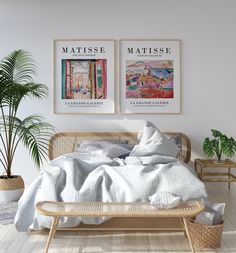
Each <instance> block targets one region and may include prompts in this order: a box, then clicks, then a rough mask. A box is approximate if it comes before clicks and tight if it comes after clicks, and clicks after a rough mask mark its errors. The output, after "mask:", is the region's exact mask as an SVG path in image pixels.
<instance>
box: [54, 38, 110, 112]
mask: <svg viewBox="0 0 236 253" xmlns="http://www.w3.org/2000/svg"><path fill="white" fill-rule="evenodd" d="M114 43H115V42H114V40H55V41H54V75H55V76H54V112H55V113H114V110H115V109H114V108H115V104H114V102H115V101H114V98H115V95H114V90H115V87H114V69H115V67H114Z"/></svg>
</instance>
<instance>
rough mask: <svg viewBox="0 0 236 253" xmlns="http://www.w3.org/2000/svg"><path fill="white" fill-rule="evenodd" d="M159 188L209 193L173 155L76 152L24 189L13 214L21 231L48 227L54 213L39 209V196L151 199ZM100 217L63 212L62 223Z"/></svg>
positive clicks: (189, 194) (185, 194) (195, 195)
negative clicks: (42, 212) (114, 155)
mask: <svg viewBox="0 0 236 253" xmlns="http://www.w3.org/2000/svg"><path fill="white" fill-rule="evenodd" d="M158 192H170V193H173V194H175V195H176V196H179V197H180V198H181V199H182V200H183V201H185V200H190V199H201V198H206V197H207V194H206V190H205V187H204V184H203V183H202V182H201V181H200V180H199V179H198V178H197V177H196V175H195V172H194V171H193V170H192V169H191V168H189V167H188V166H187V165H186V164H184V163H183V162H181V161H179V160H177V159H176V158H173V157H168V156H161V155H149V156H139V157H135V156H133V157H127V158H126V159H125V160H123V159H119V158H115V159H111V158H109V157H107V156H101V155H92V154H89V155H86V154H79V153H72V154H67V155H65V156H62V157H60V158H57V159H55V160H53V161H52V162H51V163H50V164H49V166H48V168H46V169H44V170H43V171H42V172H41V173H40V175H39V176H38V178H36V179H35V181H34V182H33V183H32V184H31V185H30V187H29V188H28V189H27V190H26V191H25V193H24V195H23V196H22V198H21V199H20V201H19V208H18V211H17V214H16V217H15V227H16V229H17V230H18V231H27V230H28V229H35V230H36V229H42V228H44V227H50V225H51V219H50V218H49V217H45V216H42V215H40V214H38V213H37V212H36V211H35V209H34V205H35V204H36V203H37V202H38V201H45V200H53V201H118V202H120V201H124V202H134V201H142V202H148V201H150V197H151V196H153V195H154V194H155V193H158ZM104 220H105V219H102V218H80V217H78V218H64V219H61V220H60V223H59V226H78V225H79V223H80V222H83V223H87V224H88V223H89V224H99V223H101V222H103V221H104Z"/></svg>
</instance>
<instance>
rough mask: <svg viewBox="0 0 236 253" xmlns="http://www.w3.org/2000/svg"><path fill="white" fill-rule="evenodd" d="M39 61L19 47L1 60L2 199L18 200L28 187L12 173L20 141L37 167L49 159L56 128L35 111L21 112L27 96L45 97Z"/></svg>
mask: <svg viewBox="0 0 236 253" xmlns="http://www.w3.org/2000/svg"><path fill="white" fill-rule="evenodd" d="M34 75H35V64H34V61H33V59H32V57H31V55H30V54H29V53H28V52H26V51H24V50H16V51H13V52H11V53H10V54H9V55H7V56H6V57H5V58H4V59H2V60H1V61H0V167H2V169H3V172H4V173H3V175H1V176H0V201H14V200H18V199H19V198H20V196H21V195H22V193H23V190H24V182H23V179H22V177H21V176H18V175H13V174H12V164H13V159H14V156H15V153H16V151H17V148H18V146H19V143H22V144H24V146H25V147H26V148H27V149H28V150H29V153H30V155H31V157H32V159H33V161H34V162H35V164H36V165H37V166H40V165H41V163H42V161H43V159H45V158H46V155H47V149H48V139H49V138H50V137H51V135H52V133H53V127H52V126H51V125H50V124H48V123H47V122H45V121H44V119H43V118H42V117H41V116H39V115H37V114H35V115H30V116H28V117H26V118H23V119H22V117H20V116H19V115H18V109H19V106H20V105H21V103H22V101H23V100H24V99H25V98H27V97H34V98H39V99H41V98H44V97H45V96H47V92H48V90H47V87H46V86H45V85H44V84H41V83H36V82H34V81H33V76H34Z"/></svg>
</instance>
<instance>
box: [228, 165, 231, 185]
mask: <svg viewBox="0 0 236 253" xmlns="http://www.w3.org/2000/svg"><path fill="white" fill-rule="evenodd" d="M230 174H231V169H230V168H228V179H231V176H230ZM228 189H230V181H229V182H228Z"/></svg>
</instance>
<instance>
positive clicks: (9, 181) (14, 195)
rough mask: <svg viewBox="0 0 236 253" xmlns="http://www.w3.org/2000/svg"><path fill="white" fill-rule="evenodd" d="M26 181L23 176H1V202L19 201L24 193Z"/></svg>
mask: <svg viewBox="0 0 236 253" xmlns="http://www.w3.org/2000/svg"><path fill="white" fill-rule="evenodd" d="M24 188H25V185H24V181H23V179H22V177H21V176H12V177H11V178H6V176H0V202H10V201H17V200H19V198H20V197H21V195H22V194H23V192H24Z"/></svg>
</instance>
